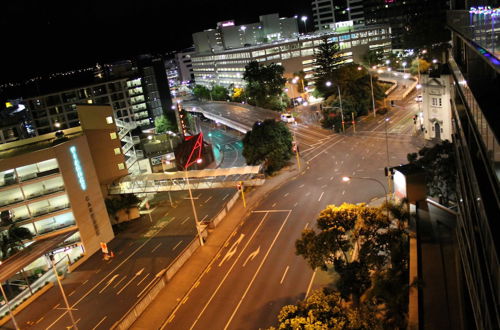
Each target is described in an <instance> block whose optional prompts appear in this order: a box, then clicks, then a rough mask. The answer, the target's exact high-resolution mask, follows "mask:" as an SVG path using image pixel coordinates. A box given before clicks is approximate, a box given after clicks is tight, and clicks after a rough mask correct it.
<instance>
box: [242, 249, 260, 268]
mask: <svg viewBox="0 0 500 330" xmlns="http://www.w3.org/2000/svg"><path fill="white" fill-rule="evenodd" d="M259 252H260V245H259V247H258V248H257V250H255V251H253V252H252V253H250V254H249V255H248V257H247V260H245V262H244V263H243V267H245V266H246V264H247V262H248V261H249V260H250V261H251V260H253V259H254V258H255V257H256V256H257V255H258V254H259Z"/></svg>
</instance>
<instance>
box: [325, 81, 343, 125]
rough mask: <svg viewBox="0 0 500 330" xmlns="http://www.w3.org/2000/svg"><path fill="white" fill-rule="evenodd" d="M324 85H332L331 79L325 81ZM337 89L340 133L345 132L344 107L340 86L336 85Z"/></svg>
mask: <svg viewBox="0 0 500 330" xmlns="http://www.w3.org/2000/svg"><path fill="white" fill-rule="evenodd" d="M325 85H326V87H330V86H332V82H331V81H327V82H326V83H325ZM337 91H338V92H339V103H340V118H341V120H342V133H345V127H344V109H343V108H342V96H341V94H340V87H339V85H337Z"/></svg>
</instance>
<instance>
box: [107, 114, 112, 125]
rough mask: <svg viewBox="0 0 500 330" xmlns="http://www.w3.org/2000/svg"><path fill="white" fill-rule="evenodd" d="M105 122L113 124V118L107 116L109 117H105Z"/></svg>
mask: <svg viewBox="0 0 500 330" xmlns="http://www.w3.org/2000/svg"><path fill="white" fill-rule="evenodd" d="M106 122H107V123H108V124H113V117H111V116H109V117H106Z"/></svg>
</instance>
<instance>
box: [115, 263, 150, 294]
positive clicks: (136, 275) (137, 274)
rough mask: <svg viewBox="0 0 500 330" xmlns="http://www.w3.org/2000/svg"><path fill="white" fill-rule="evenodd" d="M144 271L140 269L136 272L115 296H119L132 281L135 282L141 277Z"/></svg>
mask: <svg viewBox="0 0 500 330" xmlns="http://www.w3.org/2000/svg"><path fill="white" fill-rule="evenodd" d="M143 271H144V268H142V269H141V270H140V271H138V272H137V273H135V274H134V276H133V277H132V278H131V279H130V280H129V281H128V282H127V284H125V285H124V286H123V287H122V288H121V289H120V291H118V292H117V293H116V295H119V294H120V293H122V291H123V290H125V288H126V287H127V286H129V284H130V283H132V281H133V280H135V279H136V278H137V277H138V276H141V274H142V272H143Z"/></svg>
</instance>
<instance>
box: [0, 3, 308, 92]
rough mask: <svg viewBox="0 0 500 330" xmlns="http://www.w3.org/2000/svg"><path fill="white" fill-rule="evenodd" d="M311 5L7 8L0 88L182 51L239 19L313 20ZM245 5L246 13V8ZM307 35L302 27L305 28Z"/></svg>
mask: <svg viewBox="0 0 500 330" xmlns="http://www.w3.org/2000/svg"><path fill="white" fill-rule="evenodd" d="M310 3H311V1H310V0H295V1H269V0H268V1H265V0H252V1H237V0H236V1H234V0H233V1H226V0H219V1H213V0H206V1H185V0H184V1H182V0H175V1H170V0H156V1H153V0H140V1H117V0H90V1H60V0H51V1H37V0H16V1H1V4H0V12H1V13H2V14H1V15H0V24H1V27H2V30H1V31H2V34H1V36H2V60H1V64H0V83H3V82H7V81H20V80H23V79H27V78H30V77H33V76H36V75H40V74H46V73H50V72H61V71H66V70H70V69H74V68H79V67H84V66H89V65H94V64H95V63H96V62H100V63H103V62H110V61H113V60H119V59H126V58H127V57H130V56H133V55H137V54H142V53H149V52H157V53H163V52H168V51H174V50H181V49H183V48H186V47H189V46H191V45H192V38H191V34H192V33H193V32H198V31H202V30H205V29H210V28H215V26H216V23H217V22H219V21H223V20H228V19H234V20H235V23H236V24H237V25H239V24H248V23H253V22H257V21H258V17H259V15H264V14H270V13H279V14H280V16H281V17H290V16H293V15H299V17H300V16H301V15H307V16H309V19H308V29H309V30H312V26H313V25H312V17H311V9H310V7H311V5H310ZM243 5H244V6H243ZM300 29H303V24H302V22H300Z"/></svg>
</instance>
